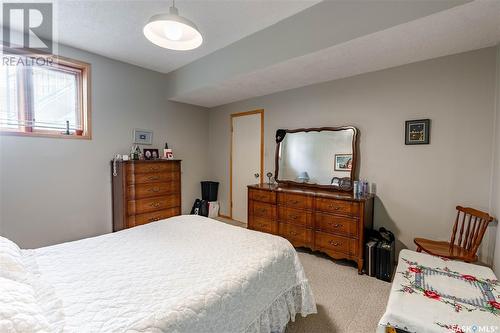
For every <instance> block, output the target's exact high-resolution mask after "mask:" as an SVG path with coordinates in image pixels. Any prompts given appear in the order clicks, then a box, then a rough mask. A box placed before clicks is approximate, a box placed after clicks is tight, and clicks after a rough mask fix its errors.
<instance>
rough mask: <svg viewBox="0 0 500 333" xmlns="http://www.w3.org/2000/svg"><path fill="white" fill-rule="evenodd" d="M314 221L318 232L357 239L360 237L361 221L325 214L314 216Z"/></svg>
mask: <svg viewBox="0 0 500 333" xmlns="http://www.w3.org/2000/svg"><path fill="white" fill-rule="evenodd" d="M314 221H315V226H316V229H317V230H320V231H324V232H329V233H333V234H339V235H345V236H350V237H355V238H358V236H359V233H358V222H359V221H358V220H357V219H353V218H349V217H343V216H337V215H330V214H325V213H316V214H315V215H314Z"/></svg>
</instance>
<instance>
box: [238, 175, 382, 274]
mask: <svg viewBox="0 0 500 333" xmlns="http://www.w3.org/2000/svg"><path fill="white" fill-rule="evenodd" d="M373 199H374V197H373V195H367V196H363V197H359V198H355V197H354V196H353V195H352V194H349V193H336V192H329V191H325V190H316V189H304V188H300V187H288V186H287V187H280V186H272V185H271V186H270V185H267V184H258V185H250V186H248V228H249V229H252V230H257V231H262V232H267V233H271V234H275V235H279V236H282V237H284V238H286V239H288V240H289V241H290V243H292V245H293V246H295V247H306V248H310V249H312V250H316V251H321V252H324V253H326V254H328V255H329V256H331V257H332V258H335V259H349V260H354V261H356V263H357V265H358V272H359V273H361V271H362V268H363V263H364V258H363V255H364V244H365V234H366V230H369V229H372V227H373Z"/></svg>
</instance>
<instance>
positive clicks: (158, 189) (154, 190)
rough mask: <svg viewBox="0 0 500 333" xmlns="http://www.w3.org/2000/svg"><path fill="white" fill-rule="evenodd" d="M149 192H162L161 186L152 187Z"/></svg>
mask: <svg viewBox="0 0 500 333" xmlns="http://www.w3.org/2000/svg"><path fill="white" fill-rule="evenodd" d="M149 192H160V188H159V187H153V188H150V189H149Z"/></svg>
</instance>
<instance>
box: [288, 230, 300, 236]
mask: <svg viewBox="0 0 500 333" xmlns="http://www.w3.org/2000/svg"><path fill="white" fill-rule="evenodd" d="M289 234H290V236H297V235H298V234H297V233H296V232H295V231H290V232H289Z"/></svg>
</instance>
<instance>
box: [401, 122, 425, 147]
mask: <svg viewBox="0 0 500 333" xmlns="http://www.w3.org/2000/svg"><path fill="white" fill-rule="evenodd" d="M430 135H431V120H430V119H419V120H407V121H406V123H405V145H428V144H429V143H430Z"/></svg>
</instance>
